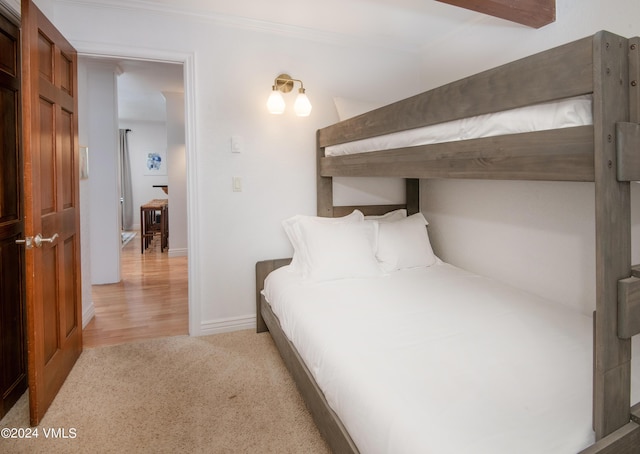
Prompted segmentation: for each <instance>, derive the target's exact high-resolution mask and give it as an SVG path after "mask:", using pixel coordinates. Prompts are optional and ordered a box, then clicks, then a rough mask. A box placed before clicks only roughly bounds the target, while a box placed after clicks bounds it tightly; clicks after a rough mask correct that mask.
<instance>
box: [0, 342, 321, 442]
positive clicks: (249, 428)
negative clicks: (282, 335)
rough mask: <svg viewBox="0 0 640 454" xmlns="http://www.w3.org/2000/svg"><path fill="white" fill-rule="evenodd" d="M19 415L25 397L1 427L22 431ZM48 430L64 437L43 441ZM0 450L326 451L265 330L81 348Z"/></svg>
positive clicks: (23, 414)
mask: <svg viewBox="0 0 640 454" xmlns="http://www.w3.org/2000/svg"><path fill="white" fill-rule="evenodd" d="M28 421H29V419H28V396H27V395H26V394H25V395H24V396H22V398H21V399H20V400H19V402H18V403H17V404H16V406H15V407H14V408H12V409H11V411H10V412H9V413H8V414H7V415H6V416H5V417H4V418H3V419H2V420H1V421H0V426H1V427H2V428H28V427H29V424H28ZM51 429H54V433H56V434H57V435H58V436H67V437H68V438H51V435H52V433H51ZM47 432H48V435H49V437H47V436H46V435H47ZM3 434H4V432H3ZM0 452H2V453H123V452H127V453H329V449H328V447H327V445H326V444H325V442H324V441H323V439H322V438H321V436H320V434H319V432H318V430H317V428H316V426H315V425H314V423H313V420H312V418H311V416H310V414H309V412H308V411H307V409H306V408H305V405H304V402H303V401H302V398H301V397H300V394H299V393H298V391H297V389H296V387H295V384H294V382H293V380H292V379H291V377H290V375H289V373H288V372H287V370H286V368H285V366H284V363H283V362H282V360H281V358H280V356H279V354H278V352H277V349H276V348H275V346H274V344H273V341H272V340H271V336H270V335H269V334H268V333H262V334H256V333H255V332H254V331H252V330H248V331H236V332H232V333H225V334H216V335H213V336H204V337H188V336H178V337H169V338H162V339H154V340H151V341H143V342H136V343H130V344H123V345H117V346H112V347H99V348H93V349H86V350H85V351H84V352H83V353H82V355H81V356H80V358H79V359H78V362H77V363H76V365H75V367H74V368H73V370H72V371H71V374H70V375H69V377H68V378H67V381H66V382H65V384H64V385H63V387H62V389H61V390H60V392H59V394H58V396H57V397H56V399H55V400H54V402H53V404H52V405H51V407H50V409H49V411H48V412H47V414H46V415H45V417H44V418H43V420H42V422H41V424H40V426H39V427H38V438H31V439H7V438H0Z"/></svg>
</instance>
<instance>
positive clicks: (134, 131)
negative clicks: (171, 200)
mask: <svg viewBox="0 0 640 454" xmlns="http://www.w3.org/2000/svg"><path fill="white" fill-rule="evenodd" d="M119 125H120V126H119V127H120V128H121V129H131V132H129V134H128V138H129V161H130V164H131V189H132V196H133V229H134V230H139V229H140V205H143V204H144V203H146V202H148V201H149V200H153V199H166V198H167V194H165V193H164V192H163V191H162V189H160V188H154V187H153V186H154V185H164V184H168V182H169V177H168V173H167V174H165V175H148V174H147V173H148V172H147V155H148V154H149V153H151V152H158V151H163V152H166V150H167V125H166V123H164V122H154V121H133V120H122V121H120V122H119ZM167 161H168V159H167ZM136 240H139V238H137V239H136Z"/></svg>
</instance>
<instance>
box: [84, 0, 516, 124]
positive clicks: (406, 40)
mask: <svg viewBox="0 0 640 454" xmlns="http://www.w3.org/2000/svg"><path fill="white" fill-rule="evenodd" d="M80 1H85V2H87V3H105V4H110V5H122V6H125V5H126V7H127V8H140V9H147V10H161V11H165V12H170V13H176V14H178V13H179V14H187V15H198V16H204V17H207V18H209V19H211V20H214V21H219V22H224V23H227V24H237V25H238V26H249V27H260V28H264V29H272V30H285V31H289V32H299V33H304V34H310V35H316V36H324V37H329V36H332V37H336V38H340V39H349V40H353V41H356V42H361V43H367V44H368V45H371V46H382V47H391V48H394V49H399V50H400V49H401V50H404V51H408V52H419V51H420V49H424V48H425V47H426V46H429V45H431V44H433V43H434V42H436V41H439V40H441V39H443V37H446V36H447V35H448V34H450V33H454V32H457V31H459V29H460V28H464V27H466V26H469V25H470V24H473V23H476V22H478V21H487V22H491V23H492V25H495V26H498V27H499V26H505V27H513V26H516V27H520V25H515V24H513V23H510V22H507V21H504V20H501V19H496V18H493V17H489V16H485V15H483V14H480V13H476V12H473V11H469V10H465V9H462V8H458V7H455V6H451V5H447V4H444V3H440V2H437V1H435V0H322V1H321V2H320V1H318V0H269V1H263V0H233V1H220V0H80ZM118 63H119V65H120V67H121V69H122V71H123V72H122V74H121V75H120V76H119V77H118V87H119V111H120V112H119V113H120V118H121V119H142V120H149V121H164V99H163V97H162V95H161V92H162V91H178V92H182V91H183V88H182V87H183V80H182V66H181V65H172V64H167V63H154V62H141V61H120V62H118Z"/></svg>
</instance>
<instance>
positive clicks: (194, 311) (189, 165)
mask: <svg viewBox="0 0 640 454" xmlns="http://www.w3.org/2000/svg"><path fill="white" fill-rule="evenodd" d="M0 1H2V0H0ZM74 46H75V48H76V51H77V52H78V57H79V58H81V57H102V58H121V59H127V60H143V61H144V60H146V61H152V62H161V63H179V64H182V67H183V71H184V77H183V84H184V99H185V112H184V115H185V158H186V175H185V177H186V184H187V267H188V270H187V273H188V280H189V283H188V293H189V295H188V310H189V335H190V336H198V335H200V334H201V330H202V322H201V306H200V298H199V293H198V289H199V288H200V287H199V283H198V273H197V272H196V270H197V269H198V266H197V264H198V263H199V262H200V260H199V258H200V257H199V251H198V248H197V247H194V246H195V245H197V244H199V239H198V229H197V228H196V226H198V225H199V222H198V221H199V215H198V210H197V207H198V190H197V189H198V184H197V169H198V165H197V152H196V125H195V118H196V115H195V112H196V106H195V104H196V101H195V100H196V97H195V86H196V85H195V54H194V53H189V52H171V51H163V50H150V49H143V48H136V47H130V46H127V47H122V46H114V45H105V44H98V43H91V42H75V43H74Z"/></svg>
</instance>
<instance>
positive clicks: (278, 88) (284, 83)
mask: <svg viewBox="0 0 640 454" xmlns="http://www.w3.org/2000/svg"><path fill="white" fill-rule="evenodd" d="M294 82H300V89H299V90H298V97H297V98H296V102H295V104H294V105H293V110H295V112H296V115H297V116H299V117H308V116H309V114H310V113H311V103H310V102H309V98H307V95H306V94H305V93H304V85H303V84H302V81H301V80H299V79H292V78H291V76H289V75H288V74H280V75H279V76H278V77H276V79H275V80H274V82H273V86H272V87H271V95H269V99H268V100H267V109H268V110H269V112H271V113H272V114H277V115H279V114H281V113H283V112H284V108H285V102H284V98H283V97H282V93H289V92H290V91H291V90H293V83H294ZM281 92H282V93H281Z"/></svg>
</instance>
